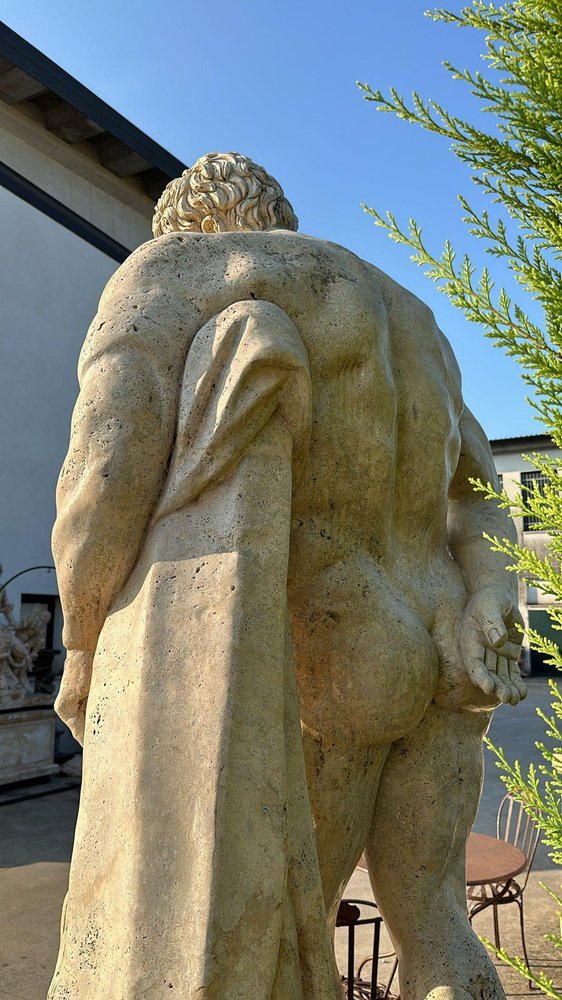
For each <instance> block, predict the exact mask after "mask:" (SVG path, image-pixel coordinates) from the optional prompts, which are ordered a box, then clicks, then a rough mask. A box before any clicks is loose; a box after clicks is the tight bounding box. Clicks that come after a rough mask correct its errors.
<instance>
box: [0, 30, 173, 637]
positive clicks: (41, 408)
mask: <svg viewBox="0 0 562 1000" xmlns="http://www.w3.org/2000/svg"><path fill="white" fill-rule="evenodd" d="M0 130H1V148H0V218H1V220H2V230H1V233H2V235H1V267H0V314H1V318H2V321H1V331H2V332H1V338H0V400H1V413H2V421H1V427H2V465H1V468H2V476H1V479H2V489H1V492H0V522H1V524H2V531H1V533H0V537H1V545H0V561H1V562H2V564H3V567H4V574H3V577H2V579H1V580H0V585H1V584H2V583H5V582H6V580H7V579H9V578H10V577H11V576H13V575H14V574H17V573H19V572H20V571H22V570H26V569H28V567H31V566H36V565H45V566H48V565H50V564H51V563H52V555H51V546H50V534H51V528H52V524H53V520H54V514H55V508H54V491H55V483H56V479H57V475H58V471H59V469H60V466H61V464H62V461H63V458H64V455H65V452H66V448H67V444H68V433H69V425H70V415H71V412H72V407H73V404H74V400H75V398H76V394H77V388H78V386H77V381H76V365H77V360H78V354H79V350H80V347H81V345H82V341H83V339H84V335H85V332H86V330H87V328H88V326H89V324H90V321H91V319H92V317H93V315H94V313H95V311H96V307H97V303H98V299H99V296H100V293H101V291H102V289H103V288H104V286H105V284H106V282H107V280H108V278H109V277H110V275H111V274H112V272H113V271H114V270H115V269H116V268H117V266H118V265H119V264H120V263H121V262H122V261H123V260H125V258H126V257H127V256H128V254H129V253H130V252H131V251H132V250H134V249H135V248H136V247H137V246H139V245H140V244H141V243H143V242H145V240H147V239H149V238H150V236H151V229H150V222H151V218H152V213H153V208H154V203H155V201H156V200H157V198H158V197H159V195H160V193H161V191H162V189H163V188H164V186H165V185H166V184H167V183H168V181H169V180H170V179H171V178H173V177H177V176H178V175H179V174H180V173H181V172H182V170H184V169H185V165H184V164H183V163H181V162H180V161H179V160H177V159H176V158H175V157H173V156H171V155H170V154H169V153H167V152H166V150H164V149H162V147H161V146H159V145H157V143H155V142H153V141H152V140H151V139H149V138H148V136H146V135H145V134H144V133H143V132H141V131H140V130H139V129H137V128H136V127H135V126H133V125H132V124H131V123H130V122H128V121H127V120H126V119H124V118H123V117H122V116H121V115H119V114H117V113H116V112H115V111H114V110H113V109H112V108H110V107H109V106H108V105H107V104H105V103H104V102H103V101H100V100H99V99H98V98H97V97H96V96H95V95H94V94H92V93H91V92H90V91H88V90H87V89H86V88H85V87H83V86H82V85H81V84H79V83H78V82H77V81H76V80H74V79H73V78H72V77H70V76H69V75H68V74H67V73H65V72H64V71H63V70H62V69H60V67H58V66H56V65H55V64H54V63H53V62H51V60H50V59H47V58H46V57H45V56H44V55H43V54H42V53H41V52H39V51H38V50H37V49H35V48H34V47H33V46H31V45H29V44H28V43H27V42H25V41H24V39H22V38H20V37H19V35H16V34H15V33H14V32H13V31H11V30H10V29H9V28H8V27H6V26H5V25H3V24H1V23H0ZM8 593H9V596H10V599H11V601H12V602H13V604H14V605H15V613H16V616H19V613H20V608H21V606H22V605H23V606H24V607H23V610H24V611H25V605H29V604H43V605H46V606H47V607H48V608H49V610H50V611H51V612H52V615H53V619H52V621H51V623H50V625H49V626H48V631H47V634H46V637H45V638H46V644H47V646H49V647H52V646H55V647H60V630H61V621H60V609H59V606H58V598H57V583H56V579H55V574H54V573H53V572H51V573H49V572H48V571H46V570H39V571H35V572H33V573H25V574H24V575H22V576H19V577H18V578H17V579H15V580H14V581H13V583H11V584H10V586H9V588H8Z"/></svg>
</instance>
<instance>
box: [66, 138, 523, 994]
mask: <svg viewBox="0 0 562 1000" xmlns="http://www.w3.org/2000/svg"><path fill="white" fill-rule="evenodd" d="M296 230H297V220H296V218H295V215H294V213H293V210H292V208H291V206H290V205H289V203H288V201H287V200H286V199H285V197H284V195H283V192H282V191H281V188H280V187H279V185H278V184H277V182H276V181H275V180H273V178H272V177H270V176H269V175H268V174H267V173H266V172H265V170H263V169H262V168H261V167H258V166H257V165H256V164H254V163H252V161H251V160H249V159H248V158H247V157H244V156H241V155H239V154H237V153H228V154H224V155H223V154H221V155H219V154H216V153H212V154H209V155H208V156H205V157H203V158H202V159H200V160H199V161H198V162H197V163H196V164H195V165H194V166H193V167H192V168H191V169H190V170H188V171H186V172H185V173H184V174H183V176H182V177H181V178H179V179H178V180H175V181H173V182H172V183H171V184H170V185H168V187H167V188H166V190H165V192H164V194H163V195H162V197H161V199H160V202H159V204H158V206H157V209H156V215H155V221H154V235H155V239H154V240H152V241H151V242H149V243H147V244H145V245H144V246H142V247H140V248H139V249H138V250H137V251H136V252H135V253H133V254H132V256H131V257H130V258H129V259H128V260H127V261H126V262H125V263H124V264H123V265H122V266H121V267H120V268H119V270H118V271H117V273H116V274H115V275H114V277H113V278H112V279H111V280H110V282H109V284H108V286H107V288H106V289H105V291H104V293H103V295H102V299H101V302H100V306H99V312H98V314H97V316H96V318H95V319H94V321H93V323H92V326H91V328H90V331H89V333H88V336H87V339H86V342H85V344H84V348H83V351H82V354H81V359H80V366H79V376H80V386H81V387H80V395H79V398H78V402H77V404H76V409H75V411H74V416H73V421H72V431H71V441H70V448H69V452H68V457H67V459H66V461H65V464H64V467H63V470H62V473H61V477H60V481H59V486H58V517H57V522H56V526H55V529H54V541H53V544H54V552H55V556H56V563H57V569H58V579H59V584H60V593H61V600H62V604H63V609H64V616H65V632H64V637H65V645H66V646H67V648H68V659H67V663H66V668H65V673H64V677H63V683H62V687H61V691H60V695H59V698H58V703H57V704H58V711H59V713H60V714H61V716H62V717H63V719H65V721H66V722H67V723H68V724H69V725H70V726H71V728H72V729H73V732H74V733H75V735H76V736H77V737H79V738H80V740H82V739H83V741H84V780H83V790H82V800H81V807H80V816H79V820H78V827H77V832H76V841H75V846H74V855H73V860H72V865H71V873H70V884H69V891H68V895H67V899H66V903H65V913H64V916H63V930H62V943H61V949H60V956H59V962H58V965H57V969H56V972H55V976H54V979H53V982H52V986H51V990H50V993H49V997H50V998H51V1000H63V998H72V1000H107V997H110V996H111V997H115V998H119V1000H140V998H141V997H142V998H146V1000H157V998H158V1000H159V998H164V997H168V996H173V997H177V998H178V1000H180V998H181V1000H188V998H189V1000H195V998H198V1000H204V998H205V1000H211V998H212V1000H337V998H339V997H340V996H341V992H340V990H341V988H340V984H339V976H338V973H337V970H336V968H335V962H334V957H333V949H332V932H333V927H334V922H335V914H336V911H337V907H338V902H339V900H340V897H341V895H342V892H343V889H344V887H345V885H346V883H347V881H348V879H349V877H350V876H351V874H352V872H353V870H354V867H355V865H356V863H357V861H358V858H359V856H360V854H361V852H362V851H363V850H365V852H366V856H367V859H368V865H369V872H370V877H371V881H372V885H373V890H374V894H375V898H376V900H377V903H378V905H379V907H380V910H381V913H382V914H383V916H384V919H385V921H386V924H387V926H388V929H389V931H390V934H391V936H392V939H393V941H394V943H395V945H396V949H397V953H398V956H399V960H400V992H401V996H402V997H403V998H404V1000H425V998H432V1000H465V998H469V997H474V998H477V997H478V998H480V997H485V998H486V1000H499V998H500V997H502V995H503V994H502V991H501V987H500V985H499V981H498V978H497V975H496V973H495V971H494V967H493V965H492V963H491V962H490V961H489V959H488V958H487V955H486V952H485V949H484V948H483V946H482V945H481V944H480V943H479V941H478V939H477V938H476V937H475V935H474V934H473V933H472V931H471V929H470V927H469V924H468V921H467V917H466V904H465V886H464V852H465V842H466V838H467V834H468V831H469V829H470V826H471V823H472V821H473V819H474V816H475V813H476V809H477V805H478V799H479V794H480V782H481V776H482V736H483V734H484V732H485V731H486V727H487V726H488V724H489V721H490V714H491V712H492V710H493V709H494V708H496V707H497V706H498V705H499V704H500V703H501V702H506V703H510V704H512V705H515V704H516V703H517V702H518V701H519V700H520V699H521V698H523V697H525V693H526V692H525V687H524V685H523V682H522V681H521V679H520V676H519V672H518V668H517V657H518V655H519V648H520V638H521V631H520V626H521V618H520V616H519V612H518V610H517V607H516V585H515V580H514V578H513V576H512V575H511V574H508V573H507V572H506V570H505V565H504V562H503V557H502V556H500V555H499V554H498V553H494V552H492V551H491V550H490V547H489V544H488V542H487V541H485V539H484V538H483V537H482V533H483V531H488V532H489V533H498V534H500V535H501V536H503V537H509V538H514V537H515V535H514V531H513V527H512V525H511V523H510V521H509V519H508V518H507V516H506V514H505V512H503V511H500V510H498V509H497V508H496V507H495V506H494V505H491V504H489V503H486V502H484V501H483V500H482V498H481V496H479V495H476V494H475V493H474V492H473V490H472V487H471V485H470V483H469V477H471V476H480V477H482V478H483V479H484V480H489V481H492V482H495V481H496V474H495V470H494V465H493V461H492V456H491V453H490V449H489V445H488V442H487V440H486V438H485V436H484V433H483V431H482V429H481V428H480V426H479V425H478V423H477V421H476V420H475V419H474V417H473V416H472V414H471V413H470V412H469V410H468V409H467V408H466V406H464V405H463V400H462V395H461V381H460V375H459V371H458V367H457V364H456V362H455V359H454V357H453V354H452V351H451V348H450V345H449V343H448V342H447V340H446V339H445V337H444V336H443V334H442V333H441V332H440V331H439V329H438V328H437V326H436V324H435V321H434V318H433V316H432V314H431V312H430V310H429V309H428V308H427V307H426V306H425V305H424V304H423V303H422V302H420V301H419V300H418V299H417V298H415V296H413V295H411V294H410V293H409V292H407V291H406V290H404V289H403V288H401V287H400V286H399V285H397V284H396V283H395V282H394V281H392V280H391V279H390V278H389V277H387V276H386V275H385V274H383V273H382V272H381V271H379V270H378V269H377V268H376V267H374V266H372V265H371V264H369V263H366V262H365V261H363V260H360V259H359V258H358V257H356V256H355V254H353V253H350V252H349V251H348V250H345V249H344V248H343V247H340V246H337V245H336V244H333V243H328V242H325V241H323V240H318V239H314V238H312V237H310V236H305V235H302V234H300V233H298V232H297V231H296Z"/></svg>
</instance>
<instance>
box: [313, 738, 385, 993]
mask: <svg viewBox="0 0 562 1000" xmlns="http://www.w3.org/2000/svg"><path fill="white" fill-rule="evenodd" d="M352 725H353V720H350V729H352ZM304 751H305V763H306V772H307V783H308V791H309V797H310V805H311V809H312V817H313V821H314V830H315V835H316V845H317V850H318V861H319V865H320V875H321V879H322V889H323V892H324V900H325V905H326V914H327V918H328V924H329V928H330V933H331V935H332V936H333V933H334V928H335V921H336V914H337V911H338V906H339V903H340V900H341V897H342V894H343V891H344V889H345V886H346V885H347V883H348V881H349V879H350V877H351V875H352V874H353V870H354V868H355V866H356V864H357V862H358V860H359V857H360V855H361V852H362V850H363V847H364V846H365V841H366V839H367V835H368V832H369V827H370V824H371V818H372V814H373V808H374V803H375V798H376V793H377V787H378V783H379V779H380V775H381V772H382V768H383V765H384V762H385V760H386V757H387V754H388V746H376V747H358V746H353V745H349V744H348V745H346V746H338V745H333V744H330V743H328V742H324V741H321V740H319V739H317V738H315V737H314V736H313V735H312V734H311V733H310V732H308V731H307V730H306V728H305V730H304ZM334 975H336V976H338V973H337V969H336V967H335V959H334Z"/></svg>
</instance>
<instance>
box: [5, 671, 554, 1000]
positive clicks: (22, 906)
mask: <svg viewBox="0 0 562 1000" xmlns="http://www.w3.org/2000/svg"><path fill="white" fill-rule="evenodd" d="M548 705H549V694H548V689H547V686H546V681H544V680H543V679H537V680H533V681H531V682H530V696H529V698H528V700H527V701H526V702H525V703H524V704H523V705H522V706H520V707H519V709H517V710H516V711H513V710H511V709H509V708H503V709H501V710H500V711H498V712H497V713H496V717H495V720H494V724H493V731H492V734H491V735H492V737H493V739H494V741H495V742H496V743H497V744H498V745H501V746H503V747H504V748H505V749H506V750H507V751H508V755H509V756H510V757H512V758H515V757H517V758H518V759H519V760H520V761H521V763H522V764H524V765H525V764H527V763H529V762H530V761H531V760H532V759H535V760H536V759H537V758H538V754H537V751H536V750H535V748H534V745H533V744H534V740H535V739H539V738H541V737H542V735H543V731H544V727H543V724H542V723H541V721H540V720H539V719H538V718H537V716H536V708H537V707H542V708H543V709H548ZM487 756H488V767H487V775H486V781H485V786H484V793H483V796H482V803H481V807H480V812H479V814H478V817H477V820H476V823H475V829H476V830H477V831H479V832H481V833H493V832H494V822H495V814H496V810H497V805H498V803H499V801H500V799H501V797H502V794H503V792H504V788H503V785H502V783H501V781H500V779H499V775H498V772H497V769H496V768H495V767H494V766H493V762H492V759H491V756H490V755H487ZM73 784H74V787H73ZM48 788H49V789H50V788H57V789H62V790H61V791H57V793H56V794H48V795H44V794H43V795H40V796H38V797H30V798H27V799H25V800H19V801H16V802H14V801H10V799H13V798H14V797H15V796H16V795H21V794H28V795H31V794H32V793H33V792H37V791H39V792H45V791H46V790H48ZM78 797H79V791H78V788H77V787H76V786H75V783H73V782H72V781H71V780H69V779H62V778H57V779H55V780H54V781H53V782H51V786H45V785H36V786H34V787H32V788H30V787H29V786H27V787H26V788H22V786H19V787H17V788H16V787H14V786H12V787H11V788H10V789H4V790H2V791H0V915H1V920H0V928H1V930H0V1000H45V996H46V992H47V988H48V984H49V982H50V978H51V975H52V971H53V967H54V963H55V960H56V954H57V944H58V929H59V919H60V911H61V906H62V900H63V897H64V893H65V890H66V882H67V877H68V861H69V857H70V851H71V847H72V838H73V831H74V823H75V819H76V811H77V808H78ZM541 880H542V881H544V882H546V883H547V884H548V885H550V886H551V887H552V888H554V889H558V888H559V885H560V881H561V880H562V879H561V873H560V869H557V868H554V867H553V865H552V864H551V862H550V861H549V858H548V856H547V852H546V851H545V849H544V848H541V849H540V850H539V854H538V856H537V862H536V868H535V871H534V872H533V873H532V874H531V879H530V882H529V885H528V887H527V890H526V927H527V943H528V947H529V952H530V958H531V963H532V964H534V965H536V966H537V967H541V968H543V969H548V971H549V973H550V974H551V975H552V976H553V977H554V978H555V979H558V980H560V981H562V959H561V958H560V957H559V956H558V955H557V954H556V953H555V952H554V951H553V949H552V947H551V946H550V945H548V944H546V943H545V941H544V934H545V933H548V932H549V931H556V930H557V929H558V918H557V915H556V912H555V907H554V904H552V903H551V902H550V900H549V899H548V897H547V896H546V894H545V892H544V890H543V889H541V887H540V885H539V882H540V881H541ZM346 895H347V896H351V897H355V898H360V899H372V895H371V891H370V887H369V882H368V878H367V876H366V875H365V874H364V873H362V872H360V871H356V873H355V874H354V876H353V879H352V880H351V882H350V885H349V887H348V890H347V892H346ZM501 926H502V935H503V937H502V943H504V944H505V945H506V946H507V947H508V949H509V950H510V951H513V952H515V953H517V952H520V940H519V931H518V924H517V907H516V906H507V907H504V908H503V911H502V913H501ZM475 929H476V930H477V932H478V933H480V934H483V935H485V936H487V937H492V929H491V920H490V919H489V918H488V914H487V913H485V914H482V915H480V916H479V917H477V918H476V921H475ZM340 933H341V932H340ZM371 942H372V936H371V932H370V931H368V930H367V929H366V928H365V929H364V933H362V934H361V935H360V937H359V938H358V943H357V948H356V954H357V956H358V957H359V958H362V957H364V956H366V955H368V954H369V951H370V946H371ZM344 944H345V942H344V940H340V941H339V942H338V955H339V956H340V960H341V967H342V969H343V970H345V947H344ZM389 950H390V948H389V945H388V942H386V943H385V941H384V939H383V946H382V951H383V952H385V951H389ZM391 963H392V960H391V959H389V960H387V961H386V962H384V961H383V963H382V969H381V976H380V978H381V980H384V970H385V969H386V970H389V969H390V968H391ZM366 974H367V976H368V970H367V971H366ZM500 974H501V976H502V980H503V982H504V986H505V988H506V992H507V993H508V995H509V996H513V997H516V996H524V995H526V994H528V988H527V984H526V980H524V979H522V978H521V977H519V976H518V975H517V974H516V973H512V972H511V971H510V970H509V969H503V968H500ZM536 995H537V994H534V996H536ZM108 1000H119V998H117V997H115V998H109V997H108Z"/></svg>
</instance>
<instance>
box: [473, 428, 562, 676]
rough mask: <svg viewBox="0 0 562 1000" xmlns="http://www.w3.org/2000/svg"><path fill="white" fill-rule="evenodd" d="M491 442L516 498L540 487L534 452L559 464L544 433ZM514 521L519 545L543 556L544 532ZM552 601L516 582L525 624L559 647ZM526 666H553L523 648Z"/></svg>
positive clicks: (532, 669)
mask: <svg viewBox="0 0 562 1000" xmlns="http://www.w3.org/2000/svg"><path fill="white" fill-rule="evenodd" d="M490 444H491V446H492V452H493V455H494V461H495V463H496V469H497V471H498V474H499V475H500V477H501V481H502V485H503V488H504V489H505V491H506V493H507V495H508V497H513V498H515V497H516V495H517V494H518V492H519V491H520V489H521V486H522V485H523V486H530V485H531V483H532V482H538V484H539V486H540V484H541V482H542V475H541V473H540V472H537V470H536V468H535V466H534V464H533V459H532V456H533V454H539V455H546V456H547V457H548V458H552V459H555V460H556V461H557V462H558V460H560V465H561V466H562V452H561V451H560V449H558V448H556V447H555V446H554V445H553V443H552V440H551V439H550V438H549V437H548V436H547V435H545V434H532V435H529V436H527V437H513V438H498V439H497V440H494V441H491V442H490ZM523 455H526V456H528V458H527V459H524V458H523V457H522V456H523ZM514 520H515V525H516V527H517V538H518V542H519V544H520V545H524V546H525V547H526V548H528V549H531V550H532V551H533V552H536V553H537V555H538V556H540V557H541V558H543V557H544V556H545V554H546V546H547V543H548V535H547V533H546V532H544V531H537V530H536V528H535V527H534V525H535V523H536V522H535V519H534V518H527V517H525V518H520V517H517V518H515V519H514ZM552 603H553V599H552V598H551V597H549V596H548V595H547V594H543V593H542V592H541V591H540V590H538V588H537V587H536V586H534V585H533V584H532V583H527V582H525V581H524V580H520V581H519V606H520V608H521V612H522V614H523V617H524V619H525V623H526V624H527V625H530V626H531V628H533V629H535V631H537V632H539V633H540V634H541V635H544V636H547V637H548V638H549V639H552V640H553V642H555V643H556V644H557V645H558V646H560V632H555V631H554V630H553V628H552V626H551V624H550V618H549V616H548V611H547V607H548V605H549V604H552ZM526 667H527V669H530V672H531V673H537V672H538V671H541V672H542V671H546V672H550V671H552V672H554V670H553V668H549V667H544V664H543V657H542V656H541V654H540V653H535V652H534V651H531V653H530V659H529V650H528V649H527V650H526Z"/></svg>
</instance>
